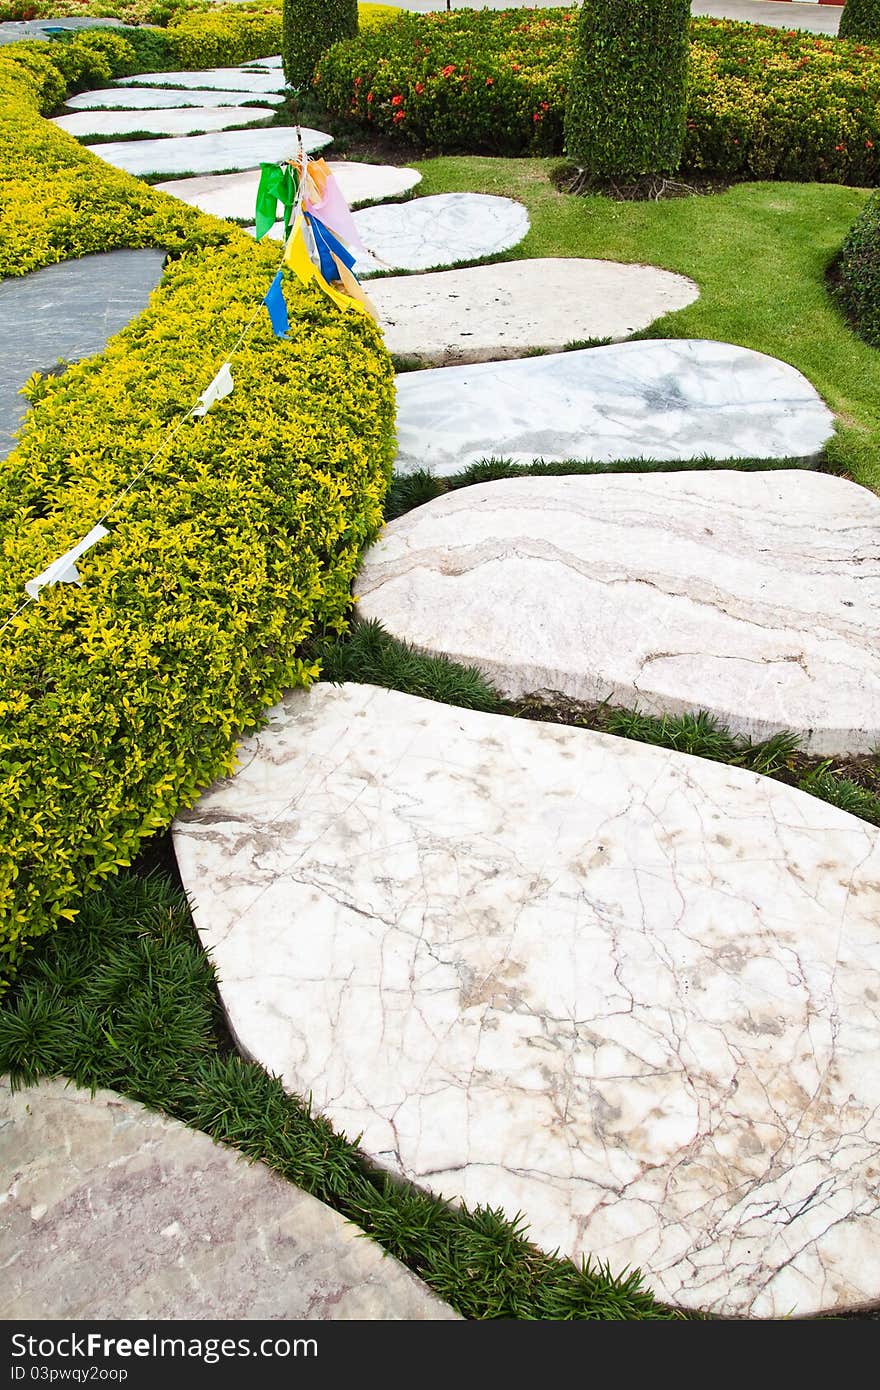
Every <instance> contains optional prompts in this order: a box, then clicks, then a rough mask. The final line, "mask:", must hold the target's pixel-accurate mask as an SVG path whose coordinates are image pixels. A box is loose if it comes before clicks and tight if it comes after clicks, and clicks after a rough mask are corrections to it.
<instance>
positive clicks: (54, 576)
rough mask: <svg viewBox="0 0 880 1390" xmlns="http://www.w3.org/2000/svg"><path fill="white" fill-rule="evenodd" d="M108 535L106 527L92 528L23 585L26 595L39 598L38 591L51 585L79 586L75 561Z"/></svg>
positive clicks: (79, 581)
mask: <svg viewBox="0 0 880 1390" xmlns="http://www.w3.org/2000/svg"><path fill="white" fill-rule="evenodd" d="M109 534H110V533H109V531H108V530H107V527H106V526H93V527H92V529H91V531H90V532H89V534H88V535H87V536H85V537H84V539H83V540H81V541H77V543H76V545H72V546H71V547H70V549H69V550H65V552H64V554H63V555H61V556H59V558H58V559H57V560H53V561H52V563H51V565H47V566H46V568H45V569H44V570H43V572H42V574H38V575H37V577H36V578H35V579H29V580H28V582H27V583H26V584H25V586H24V587H25V589H26V591H27V593H28V594H29V595H30V597H31V598H33V599H38V598H39V597H40V590H41V589H46V588H48V587H49V586H50V585H51V584H79V583H81V580H80V577H79V570H78V569H77V567H76V561H77V560H78V559H79V557H80V556H81V555H85V553H86V551H87V550H91V548H92V546H93V545H97V543H98V541H99V540H101V539H102V538H103V537H104V536H108V535H109Z"/></svg>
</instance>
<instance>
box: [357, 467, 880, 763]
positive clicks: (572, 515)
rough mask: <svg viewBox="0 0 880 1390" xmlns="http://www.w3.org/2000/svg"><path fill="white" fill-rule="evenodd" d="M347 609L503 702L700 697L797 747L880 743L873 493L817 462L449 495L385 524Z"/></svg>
mask: <svg viewBox="0 0 880 1390" xmlns="http://www.w3.org/2000/svg"><path fill="white" fill-rule="evenodd" d="M355 592H356V595H357V600H358V612H359V614H360V616H361V617H362V618H367V619H369V618H375V619H378V621H379V622H381V623H382V625H383V626H384V627H385V628H387V630H388V631H389V632H391V633H392V634H393V635H394V636H395V637H399V638H401V639H403V640H404V641H407V642H412V643H413V644H414V645H415V646H417V647H421V648H422V649H423V650H426V651H430V652H433V653H436V654H439V655H443V656H448V657H451V658H452V659H453V660H455V661H461V662H464V663H465V664H474V665H476V666H478V667H479V668H480V670H481V671H483V672H484V673H485V675H486V676H487V677H488V678H489V680H490V681H492V683H493V684H494V685H495V687H496V688H497V689H498V690H499V691H500V692H501V694H502V695H504V696H506V697H507V698H509V699H520V698H521V697H522V696H525V695H537V696H540V697H542V698H544V699H549V700H553V699H554V698H556V697H559V696H562V697H564V698H565V699H567V700H574V701H581V702H584V703H588V704H593V703H602V702H604V701H608V702H609V703H610V704H612V705H624V706H626V707H628V708H638V709H639V710H641V711H642V712H643V713H645V714H681V713H686V712H689V711H696V710H707V711H708V712H709V713H710V714H712V715H713V716H714V717H715V718H716V719H718V720H719V721H720V722H721V723H722V724H725V725H727V726H728V727H729V728H731V729H733V730H734V731H736V732H737V733H742V734H748V735H749V736H751V737H753V738H766V737H768V736H769V735H770V734H774V733H778V732H780V731H783V730H789V731H792V732H794V733H796V734H797V735H798V737H799V739H800V740H801V744H802V746H803V748H804V749H805V750H806V751H809V752H811V753H816V754H821V755H823V756H827V755H831V754H835V755H840V754H865V753H870V752H871V750H872V749H873V748H875V747H877V746H878V744H880V499H878V498H877V497H875V495H874V494H873V493H872V492H868V491H867V489H865V488H862V487H858V486H856V484H855V483H850V482H846V481H845V480H844V479H842V478H832V477H829V476H828V475H827V474H824V473H814V472H808V471H804V470H794V469H792V470H780V471H778V472H777V471H775V470H774V471H772V472H768V473H740V472H731V471H726V470H709V471H706V472H688V473H643V474H639V473H630V474H615V475H608V474H599V475H594V476H592V477H566V478H540V477H538V478H530V477H523V478H513V479H510V480H507V481H499V482H491V483H484V484H481V485H479V486H475V487H468V488H461V489H460V490H458V491H456V492H450V493H447V494H446V495H445V496H443V497H438V498H436V499H434V500H433V501H432V502H429V503H428V504H427V505H425V506H423V507H417V508H415V509H414V510H413V511H411V512H408V513H407V514H406V515H405V516H402V517H400V518H398V520H396V521H392V522H391V523H390V524H389V525H388V526H387V527H386V528H385V531H384V532H383V534H382V537H381V538H380V540H379V541H378V543H377V544H376V545H374V546H373V547H372V549H371V550H369V551H368V552H367V555H366V557H365V559H364V564H363V568H362V569H361V572H360V575H359V577H358V580H357V585H356V590H355Z"/></svg>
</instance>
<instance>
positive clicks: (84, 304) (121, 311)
mask: <svg viewBox="0 0 880 1390" xmlns="http://www.w3.org/2000/svg"><path fill="white" fill-rule="evenodd" d="M164 262H165V253H164V251H154V250H146V251H108V252H105V253H104V254H102V255H97V256H82V257H81V258H80V259H79V260H73V261H64V262H63V263H61V264H59V265H49V266H46V267H45V269H43V270H35V271H34V272H33V273H32V274H30V275H22V276H16V277H13V278H11V279H9V280H4V281H3V283H2V284H0V324H2V325H3V332H2V334H0V458H5V457H6V455H7V454H8V453H9V452H10V450H11V449H12V448H13V447H14V439H13V435H14V433H15V431H16V430H17V429H18V428H19V426H20V424H21V421H22V420H23V419H24V417H25V415H26V414H27V411H28V403H27V401H26V400H25V399H24V397H23V396H20V395H19V394H18V393H19V390H20V389H21V387H22V386H23V385H24V383H25V382H26V381H27V379H28V377H29V376H30V375H31V373H32V372H44V373H45V372H49V371H52V370H53V369H54V367H55V365H56V363H57V362H58V361H59V359H60V360H61V361H64V362H75V361H77V360H78V359H79V358H81V357H92V356H94V354H95V353H97V352H100V351H101V350H102V349H103V347H104V345H105V343H106V342H107V339H108V338H111V337H112V336H113V334H114V333H118V332H119V331H120V330H121V329H123V328H124V327H125V325H126V324H127V323H129V322H130V321H131V320H132V319H133V318H134V317H135V315H136V314H139V313H140V312H141V310H142V309H143V308H145V307H146V304H147V301H148V300H149V297H150V294H151V292H152V290H154V289H155V287H156V285H158V283H159V281H160V279H161V278H162V267H163V265H164Z"/></svg>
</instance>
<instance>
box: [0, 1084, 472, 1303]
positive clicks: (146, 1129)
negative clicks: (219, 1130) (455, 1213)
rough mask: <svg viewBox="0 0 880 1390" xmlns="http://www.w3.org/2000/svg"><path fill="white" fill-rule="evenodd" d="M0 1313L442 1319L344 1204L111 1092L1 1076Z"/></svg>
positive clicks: (416, 1282)
mask: <svg viewBox="0 0 880 1390" xmlns="http://www.w3.org/2000/svg"><path fill="white" fill-rule="evenodd" d="M0 1173H2V1174H3V1178H2V1188H0V1210H2V1212H3V1218H2V1220H0V1268H2V1269H3V1281H2V1285H0V1317H2V1318H4V1319H6V1320H9V1319H15V1320H19V1319H39V1320H45V1319H58V1320H59V1321H62V1320H63V1321H65V1322H68V1321H71V1320H77V1321H78V1320H90V1319H101V1318H111V1319H115V1318H136V1319H151V1320H152V1319H163V1318H184V1319H190V1318H195V1319H200V1318H209V1319H229V1318H247V1319H253V1318H266V1319H279V1320H286V1319H289V1318H312V1319H334V1320H336V1319H354V1318H369V1319H386V1320H388V1319H394V1320H400V1319H407V1320H408V1319H419V1320H421V1319H445V1318H452V1317H454V1316H455V1315H454V1314H453V1312H452V1310H451V1309H450V1308H448V1307H447V1306H446V1305H445V1304H443V1303H441V1302H440V1300H439V1299H437V1298H435V1297H434V1296H433V1295H432V1294H431V1293H430V1292H429V1290H428V1289H427V1288H426V1287H425V1285H424V1284H422V1283H421V1282H420V1281H419V1280H418V1279H416V1278H415V1276H414V1275H412V1274H410V1273H409V1271H408V1270H406V1269H404V1267H403V1266H402V1265H400V1264H398V1262H397V1261H396V1260H394V1259H392V1258H390V1257H389V1256H386V1255H384V1254H383V1252H382V1250H381V1248H380V1247H379V1246H378V1245H376V1244H375V1243H374V1242H373V1241H370V1240H365V1239H364V1238H363V1233H362V1232H361V1231H359V1230H358V1228H357V1227H356V1226H354V1225H352V1224H351V1223H350V1222H348V1221H345V1220H344V1219H343V1218H342V1217H341V1216H339V1215H338V1214H337V1213H336V1212H335V1211H332V1210H331V1209H330V1208H329V1207H326V1206H324V1205H323V1203H321V1202H318V1201H316V1200H315V1198H314V1197H310V1196H308V1195H307V1193H305V1192H302V1191H300V1189H299V1188H296V1187H293V1186H292V1185H291V1184H290V1183H286V1182H285V1181H284V1180H283V1179H282V1178H280V1177H279V1176H278V1175H277V1174H276V1173H273V1172H272V1171H271V1170H270V1169H269V1168H266V1167H265V1166H264V1165H263V1164H261V1163H249V1162H247V1161H246V1160H245V1159H244V1158H243V1157H242V1156H241V1155H240V1154H237V1153H236V1152H235V1150H234V1149H228V1148H224V1147H222V1146H221V1145H219V1144H215V1143H214V1142H213V1141H212V1140H211V1139H209V1138H208V1136H207V1135H206V1134H200V1133H198V1131H196V1130H192V1129H187V1128H186V1126H185V1125H182V1124H180V1123H178V1121H176V1120H170V1119H167V1118H165V1117H163V1116H161V1115H157V1114H155V1113H154V1112H153V1111H151V1110H147V1109H146V1107H145V1106H143V1105H139V1104H137V1103H136V1102H135V1101H130V1100H126V1099H125V1097H124V1096H120V1095H117V1094H115V1093H114V1092H113V1091H98V1092H97V1094H96V1095H95V1096H94V1097H93V1096H92V1095H91V1093H90V1092H89V1091H83V1090H79V1089H76V1088H75V1087H72V1086H71V1087H66V1086H65V1084H64V1082H63V1081H47V1082H43V1083H42V1084H41V1085H39V1086H30V1087H27V1088H26V1089H25V1090H21V1091H17V1092H16V1093H15V1094H13V1093H12V1092H11V1091H10V1089H9V1082H8V1081H7V1080H5V1079H0Z"/></svg>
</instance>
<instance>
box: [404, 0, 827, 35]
mask: <svg viewBox="0 0 880 1390" xmlns="http://www.w3.org/2000/svg"><path fill="white" fill-rule="evenodd" d="M384 3H385V4H386V5H397V6H398V8H399V9H401V10H418V11H419V12H420V13H423V14H424V13H425V12H427V11H428V10H442V9H443V8H445V6H444V0H384ZM520 3H522V6H523V7H526V6H528V7H532V8H537V9H551V8H555V7H556V6H558V5H560V4H561V3H564V0H482V3H481V4H476V5H475V4H469V3H467V0H451V8H452V9H453V10H478V9H489V10H507V9H512V8H514V7H516V6H517V5H518V4H520ZM841 8H842V6H841V7H838V6H837V5H819V4H803V3H788V0H691V12H692V13H693V14H708V15H717V16H718V18H720V19H743V20H749V21H750V22H751V23H753V24H771V25H773V26H774V27H775V28H777V29H809V30H810V31H811V32H812V33H814V34H836V33H837V25H838V23H839V21H840V11H841Z"/></svg>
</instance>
